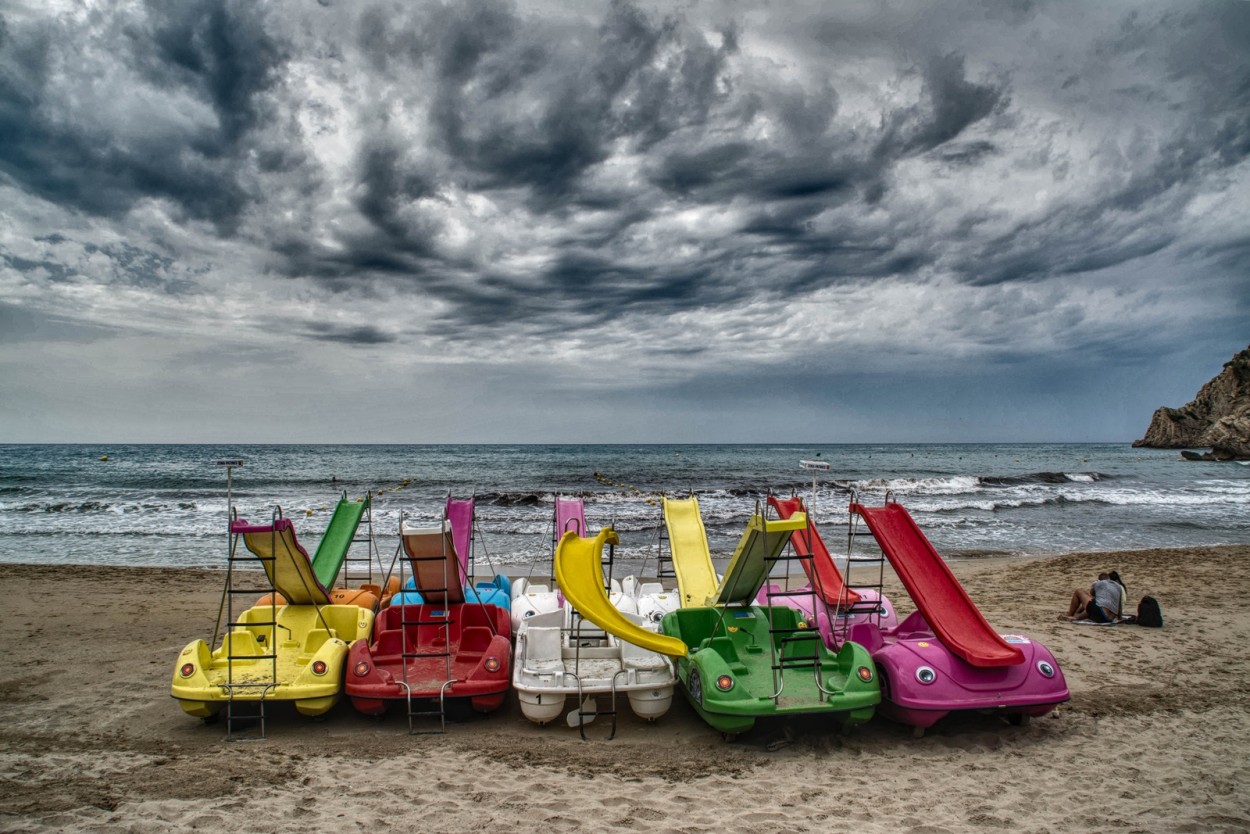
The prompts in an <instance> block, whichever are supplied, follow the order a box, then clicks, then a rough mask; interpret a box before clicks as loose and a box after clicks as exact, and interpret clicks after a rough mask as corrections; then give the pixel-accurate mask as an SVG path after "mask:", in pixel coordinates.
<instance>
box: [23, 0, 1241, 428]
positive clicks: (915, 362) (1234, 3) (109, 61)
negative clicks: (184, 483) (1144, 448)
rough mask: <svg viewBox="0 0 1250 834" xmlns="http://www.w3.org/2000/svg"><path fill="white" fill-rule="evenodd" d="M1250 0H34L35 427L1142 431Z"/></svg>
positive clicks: (1212, 188) (1206, 345)
mask: <svg viewBox="0 0 1250 834" xmlns="http://www.w3.org/2000/svg"><path fill="white" fill-rule="evenodd" d="M1247 344H1250V3H1247V2H1243V1H1242V0H1226V1H1224V2H1218V1H1216V0H1212V1H1210V2H1205V1H1204V2H1193V1H1192V0H1184V1H1183V2H1181V1H1179V0H1178V2H1131V3H1129V2H1106V1H1103V2H1089V0H1073V2H1030V0H983V2H970V1H969V0H954V2H942V3H935V2H931V0H915V1H914V2H889V0H862V2H843V0H820V1H819V2H808V3H802V2H792V1H791V0H785V2H781V0H778V2H774V3H769V2H758V1H757V0H739V1H738V2H735V0H714V1H713V2H687V3H683V4H679V5H669V4H650V3H632V2H586V0H576V2H574V1H573V0H569V2H551V0H547V2H536V3H508V2H496V1H495V0H454V2H447V3H445V4H439V3H432V2H413V1H412V0H401V1H400V2H394V3H389V4H386V3H373V2H356V1H355V0H351V1H349V0H320V2H305V0H300V1H299V2H294V0H292V1H291V2H273V3H263V4H262V3H255V2H252V0H239V2H212V1H211V0H196V2H174V1H173V0H170V2H163V3H158V2H151V3H122V2H105V3H96V2H73V3H70V2H63V1H62V0H5V2H4V3H3V4H0V442H4V441H47V442H54V441H66V442H73V441H112V442H124V441H134V442H179V441H185V442H197V441H222V442H284V441H290V442H312V441H325V442H415V443H423V442H548V441H570V442H667V441H673V442H683V443H689V442H697V441H708V442H777V441H794V442H860V441H866V442H923V441H969V442H975V441H991V440H992V441H1030V440H1036V441H1063V440H1069V441H1097V440H1108V441H1129V440H1132V439H1134V438H1137V437H1140V436H1141V435H1142V434H1144V432H1145V430H1146V427H1147V425H1148V424H1149V421H1150V415H1151V413H1152V412H1153V410H1154V409H1155V408H1156V407H1158V406H1160V405H1171V406H1180V405H1183V404H1184V403H1185V402H1187V401H1189V400H1190V399H1192V397H1193V396H1194V394H1195V393H1196V392H1197V390H1198V388H1199V387H1200V386H1201V385H1202V384H1203V383H1204V382H1206V381H1207V380H1208V379H1209V378H1211V377H1212V376H1214V375H1215V374H1216V373H1218V372H1219V370H1220V368H1221V366H1222V364H1223V363H1224V362H1225V361H1227V360H1228V359H1229V358H1231V357H1232V355H1233V354H1234V353H1236V352H1237V351H1239V350H1241V349H1243V348H1245V347H1246V346H1247Z"/></svg>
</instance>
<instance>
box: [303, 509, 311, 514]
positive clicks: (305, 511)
mask: <svg viewBox="0 0 1250 834" xmlns="http://www.w3.org/2000/svg"><path fill="white" fill-rule="evenodd" d="M304 515H312V510H304Z"/></svg>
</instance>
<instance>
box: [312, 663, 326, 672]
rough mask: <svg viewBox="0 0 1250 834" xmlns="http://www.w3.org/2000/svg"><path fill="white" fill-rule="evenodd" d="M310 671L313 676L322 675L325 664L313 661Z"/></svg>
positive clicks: (324, 670)
mask: <svg viewBox="0 0 1250 834" xmlns="http://www.w3.org/2000/svg"><path fill="white" fill-rule="evenodd" d="M312 670H313V674H314V675H324V674H325V673H326V662H325V661H324V660H314V661H313V665H312Z"/></svg>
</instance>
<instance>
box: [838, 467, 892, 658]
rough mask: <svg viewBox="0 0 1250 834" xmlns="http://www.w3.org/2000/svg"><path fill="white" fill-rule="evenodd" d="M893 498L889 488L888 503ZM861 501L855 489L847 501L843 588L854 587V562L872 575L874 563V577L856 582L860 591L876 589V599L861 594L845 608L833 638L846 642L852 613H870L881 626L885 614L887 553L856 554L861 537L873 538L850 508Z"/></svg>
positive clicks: (886, 497) (886, 496) (887, 493)
mask: <svg viewBox="0 0 1250 834" xmlns="http://www.w3.org/2000/svg"><path fill="white" fill-rule="evenodd" d="M894 501H895V497H894V491H893V490H888V491H887V492H886V494H885V503H887V504H891V503H894ZM858 503H859V493H858V492H856V491H854V490H852V491H851V496H850V502H849V503H848V504H847V515H848V518H847V523H846V577H845V582H844V583H843V587H846V588H849V587H850V586H851V565H852V564H855V565H858V566H859V567H861V568H866V569H867V570H868V571H869V575H870V576H871V571H872V568H873V567H874V566H875V567H876V569H877V570H876V577H875V579H870V580H869V581H864V582H860V581H857V582H856V583H855V587H856V588H857V589H859V590H866V591H876V593H877V598H876V599H875V600H873V599H867V600H866V599H864V598H863V597H862V596H861V597H860V600H859V602H857V603H855V604H854V605H851V606H849V607H847V608H845V609H842V610H843V611H844V613H845V614H846V616H845V617H840V618H838V628H837V630H836V631H835V632H834V637H835V639H836V640H837V642H838V643H839V644H841V643H842V642H843V641H845V640H846V639H847V638H848V636H849V635H850V631H851V615H852V614H867V615H868V616H869V617H870V618H871V619H872V620H873V621H874V622H875V623H876V624H877V626H878V627H880V626H881V618H882V617H883V616H884V615H885V602H884V600H885V595H884V592H885V564H886V558H885V553H884V552H878V553H877V555H876V556H862V557H858V558H856V557H855V539H856V538H858V537H860V536H867V537H869V538H873V536H872V531H870V530H866V529H860V522H861V521H862V520H863V519H862V518H861V517H860V516H859V514H858V513H855V512H852V511H851V509H850V508H851V506H853V505H855V504H858ZM873 541H874V542H875V541H876V539H875V538H874V539H873ZM832 613H833V612H830V614H832ZM830 624H831V626H832V624H833V619H832V618H831V620H830Z"/></svg>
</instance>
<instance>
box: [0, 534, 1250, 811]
mask: <svg viewBox="0 0 1250 834" xmlns="http://www.w3.org/2000/svg"><path fill="white" fill-rule="evenodd" d="M952 567H953V569H954V570H955V572H956V574H957V575H958V576H959V577H960V579H961V581H963V582H964V584H965V587H966V588H967V589H968V592H969V593H970V594H971V596H972V598H973V599H974V600H975V601H976V602H977V604H978V605H979V606H980V608H981V610H982V611H983V613H984V614H985V615H986V617H987V619H989V621H990V622H991V623H993V624H994V625H995V626H996V627H997V628H998V629H999V630H1001V631H1004V632H1020V633H1025V634H1028V635H1030V636H1032V637H1034V638H1035V639H1037V640H1040V641H1041V642H1043V643H1045V644H1046V645H1047V646H1048V647H1049V648H1050V649H1051V650H1052V651H1053V652H1054V653H1055V655H1056V657H1057V658H1058V660H1059V662H1060V664H1061V665H1062V668H1063V671H1064V673H1065V675H1066V676H1067V681H1068V685H1069V688H1070V689H1071V691H1072V700H1071V702H1069V703H1068V704H1065V705H1064V706H1062V707H1060V708H1059V710H1058V711H1057V712H1056V713H1054V714H1053V715H1051V716H1047V717H1044V718H1039V719H1035V720H1033V721H1032V722H1031V723H1030V724H1029V725H1028V726H1025V727H1013V726H1009V725H1008V724H1007V723H1006V722H1004V721H1003V720H1001V719H999V718H997V717H994V716H990V715H980V714H971V715H961V716H952V717H949V718H947V719H944V720H943V721H942V722H940V723H939V724H938V725H937V726H936V727H934V728H933V729H931V730H929V731H928V732H927V733H926V734H925V736H924V737H923V738H919V739H915V738H913V737H912V734H911V731H910V729H909V728H907V727H902V726H899V725H895V724H891V723H889V722H888V721H885V720H884V719H880V718H877V719H874V720H873V721H872V722H871V723H869V724H868V725H866V726H863V727H858V728H855V729H853V730H850V731H847V732H845V733H844V732H840V731H839V729H838V728H837V726H836V724H834V723H833V722H830V721H825V720H797V719H791V720H786V721H782V720H777V721H764V722H760V723H759V724H758V725H757V727H756V728H755V729H754V730H753V731H751V732H750V733H747V734H744V735H743V736H741V737H740V738H739V739H738V740H737V741H735V742H733V743H726V742H725V741H724V740H722V739H721V737H720V736H719V735H718V734H717V733H716V732H714V731H713V730H712V729H711V728H709V727H708V726H706V725H705V724H704V723H703V722H702V721H700V720H699V718H698V717H697V716H696V715H695V714H694V712H693V711H692V710H691V709H690V708H689V707H688V706H687V705H686V703H685V701H684V700H683V699H682V697H681V696H680V695H679V696H678V697H677V698H675V699H674V705H673V709H672V710H671V711H670V712H669V713H668V715H666V716H665V717H663V718H662V719H660V720H659V721H658V722H656V723H655V724H653V725H648V724H646V723H644V722H642V721H640V720H638V719H636V718H634V717H633V716H632V715H629V714H628V709H627V708H624V707H623V711H622V715H621V718H620V723H619V728H618V733H617V737H616V739H615V740H613V741H606V740H604V737H605V736H606V731H607V726H606V723H607V722H606V719H603V718H601V719H600V720H599V721H597V722H595V723H594V724H592V725H591V726H590V727H589V728H588V730H587V732H588V734H589V735H590V736H591V737H592V740H590V741H582V740H581V739H580V738H579V737H578V734H577V732H576V730H570V729H568V728H567V727H565V726H564V725H563V723H560V724H559V725H553V726H549V727H547V728H539V727H537V726H535V725H533V724H531V723H529V722H528V721H526V720H525V719H524V717H522V715H521V712H520V709H519V707H518V706H517V703H516V699H515V696H510V697H509V700H508V702H507V703H506V705H505V707H504V708H503V709H502V710H500V711H499V712H497V713H494V714H492V715H488V716H472V717H470V718H468V719H467V720H464V721H460V722H455V723H451V724H449V726H448V731H447V733H446V734H445V735H409V733H408V725H407V721H406V719H405V717H404V716H403V715H402V714H391V715H389V716H387V717H385V718H383V719H373V718H368V717H366V716H363V715H359V714H357V713H355V712H354V711H353V710H352V708H351V705H350V704H349V703H347V702H342V703H340V704H339V705H338V706H337V707H335V709H334V710H332V711H331V712H330V713H329V715H328V717H327V718H326V719H325V720H322V721H314V720H311V719H308V718H304V717H302V716H300V715H298V714H297V713H296V712H295V711H294V709H293V708H289V709H288V708H284V707H281V706H279V707H276V708H272V709H271V710H270V720H269V728H268V730H269V737H268V739H267V740H265V741H255V742H237V743H227V742H226V741H225V740H224V728H223V726H222V725H220V724H218V725H205V724H203V723H201V722H200V721H198V720H196V719H194V718H191V717H189V716H187V715H185V714H184V713H183V712H182V710H181V709H180V708H179V707H178V705H177V703H176V702H174V701H173V700H172V699H171V698H170V697H169V682H170V676H171V675H172V672H173V664H174V661H175V659H176V657H177V654H178V652H179V651H180V650H181V648H182V647H183V646H184V645H185V644H186V643H187V642H189V641H190V640H193V639H195V638H198V637H203V638H207V637H209V636H210V635H211V633H212V630H213V624H214V621H215V619H216V615H217V607H218V602H219V600H220V595H221V585H220V583H221V578H222V575H221V574H220V573H215V572H210V571H196V570H159V569H124V568H100V567H76V566H75V567H47V566H28V565H0V578H2V579H3V583H4V588H5V592H6V593H5V603H4V606H3V608H2V609H0V633H2V635H3V641H2V642H0V646H3V650H2V653H0V658H2V659H3V663H2V664H0V704H3V706H2V707H0V830H4V831H54V830H78V831H136V832H146V831H153V832H155V831H193V830H195V831H224V830H230V831H237V832H243V831H275V832H279V831H281V832H286V831H290V832H307V831H313V830H332V831H335V832H337V833H339V834H341V832H351V831H389V830H396V831H399V830H403V831H416V830H420V831H449V832H458V831H475V832H476V831H481V830H502V831H520V830H536V831H542V832H547V831H581V830H586V831H592V830H594V831H597V830H618V829H629V830H634V831H643V832H650V831H691V832H702V831H709V832H710V831H717V832H721V831H740V830H751V831H755V832H772V831H841V830H855V831H859V832H947V831H949V832H961V831H977V830H983V831H987V832H990V831H1004V830H1006V831H1029V832H1032V831H1038V832H1042V831H1062V832H1065V834H1068V833H1069V832H1085V831H1091V832H1092V831H1099V832H1107V831H1121V832H1136V831H1160V832H1164V831H1250V756H1248V755H1247V751H1248V750H1250V689H1248V685H1250V653H1248V652H1247V650H1246V646H1247V645H1250V613H1247V610H1246V609H1245V607H1244V606H1241V605H1240V600H1242V599H1245V598H1246V597H1247V595H1250V546H1237V547H1225V548H1193V549H1181V550H1147V551H1134V552H1124V553H1113V554H1072V555H1066V556H1057V557H1051V558H1042V559H1030V560H1020V559H982V560H971V561H963V562H957V563H954V564H953V565H952ZM1111 568H1115V569H1118V570H1119V571H1120V573H1121V574H1122V575H1123V576H1124V579H1125V581H1126V582H1127V583H1128V586H1129V594H1130V599H1131V600H1132V601H1133V603H1134V604H1135V602H1136V600H1137V599H1138V598H1139V597H1140V596H1141V595H1142V594H1145V593H1152V594H1154V595H1155V596H1156V597H1158V599H1159V600H1160V602H1161V603H1162V606H1163V610H1164V615H1165V617H1166V618H1167V624H1166V627H1165V628H1163V629H1146V628H1141V627H1138V626H1132V625H1119V626H1114V627H1093V626H1077V625H1070V624H1067V623H1063V622H1059V620H1058V619H1057V615H1058V614H1059V613H1060V612H1061V611H1062V610H1063V609H1064V608H1065V607H1066V605H1067V601H1068V598H1069V596H1070V594H1071V592H1072V589H1073V588H1074V587H1076V586H1077V585H1084V586H1088V585H1089V583H1090V581H1091V580H1092V579H1093V578H1094V577H1095V576H1096V575H1097V573H1098V572H1099V571H1101V570H1108V569H1111ZM886 592H887V593H888V594H889V595H890V596H891V598H892V599H894V600H895V602H896V604H897V606H898V608H899V610H900V612H901V613H902V614H905V613H907V612H908V611H910V610H911V604H910V601H909V600H908V598H907V596H906V594H905V593H904V592H903V591H902V589H901V588H900V587H899V586H898V584H897V581H896V580H894V579H893V577H888V579H887V586H886ZM1230 603H1231V606H1230Z"/></svg>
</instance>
